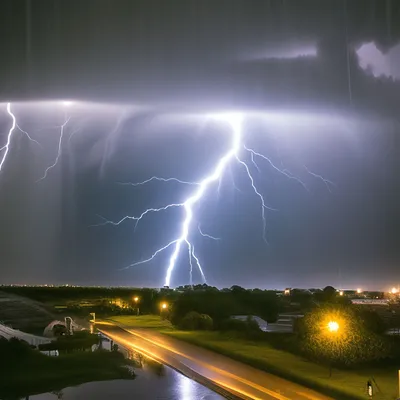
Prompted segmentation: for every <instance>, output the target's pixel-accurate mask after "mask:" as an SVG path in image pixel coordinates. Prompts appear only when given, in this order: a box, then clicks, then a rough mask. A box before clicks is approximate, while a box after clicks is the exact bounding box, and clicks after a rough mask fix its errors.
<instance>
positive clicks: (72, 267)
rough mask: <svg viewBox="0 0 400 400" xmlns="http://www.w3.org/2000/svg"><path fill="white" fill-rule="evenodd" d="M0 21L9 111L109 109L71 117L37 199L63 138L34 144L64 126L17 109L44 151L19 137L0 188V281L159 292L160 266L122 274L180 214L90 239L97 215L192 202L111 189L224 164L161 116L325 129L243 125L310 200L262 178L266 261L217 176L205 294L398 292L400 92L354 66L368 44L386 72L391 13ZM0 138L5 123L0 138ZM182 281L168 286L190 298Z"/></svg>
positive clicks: (221, 4)
mask: <svg viewBox="0 0 400 400" xmlns="http://www.w3.org/2000/svg"><path fill="white" fill-rule="evenodd" d="M1 11H2V12H1V14H0V15H1V17H0V18H1V19H2V23H1V24H0V26H2V27H3V29H4V33H3V34H2V35H1V36H0V51H1V55H2V57H1V59H2V62H1V64H0V74H1V77H2V78H1V80H0V85H1V86H0V88H1V90H0V98H1V99H2V100H3V101H15V100H19V101H28V100H32V99H66V98H69V99H76V100H79V101H90V102H97V103H103V104H102V105H100V104H99V105H96V106H90V107H89V106H88V107H87V109H84V107H86V106H84V104H78V103H77V104H76V106H74V108H73V109H71V111H70V112H71V113H78V111H76V110H79V109H80V110H81V111H80V112H79V115H78V114H74V118H73V120H72V121H71V124H72V126H71V127H70V128H69V130H68V132H67V133H68V136H69V135H70V134H71V132H72V131H73V130H74V129H75V128H78V127H81V131H80V132H78V133H76V134H75V135H74V136H73V138H72V139H71V141H68V142H66V143H65V144H64V148H63V154H62V157H61V159H60V164H59V165H58V167H57V168H56V169H55V170H54V171H53V172H52V173H51V174H50V176H49V179H48V180H47V181H43V182H41V183H39V184H37V183H35V181H36V180H37V178H38V177H40V175H41V173H43V169H44V167H45V166H46V165H48V163H49V162H51V160H52V159H53V157H54V151H55V149H56V145H57V143H56V141H57V129H54V128H52V129H47V128H46V129H47V130H46V129H44V130H43V128H44V127H54V126H55V125H59V124H60V121H62V120H63V115H62V113H60V109H59V107H58V106H57V105H49V107H48V108H47V109H43V108H40V107H39V108H37V109H34V108H32V107H31V106H21V105H19V106H16V108H15V109H16V112H17V114H18V117H19V118H20V121H21V123H22V124H23V127H24V129H29V130H30V132H31V133H32V135H34V136H35V137H37V138H38V139H39V140H40V142H41V143H43V145H44V148H43V149H40V148H38V147H35V146H36V145H35V144H34V143H30V142H28V141H27V140H26V138H25V137H23V136H18V138H17V139H16V140H15V142H14V145H13V149H12V150H13V153H12V154H13V155H15V156H14V157H13V158H11V159H10V161H9V162H8V163H7V168H6V169H5V170H4V172H3V173H2V175H1V177H0V179H1V181H0V210H1V212H0V239H1V244H0V249H1V264H2V267H1V268H2V270H1V272H2V276H3V280H4V281H6V282H17V281H18V282H21V281H24V282H25V281H27V282H31V283H33V282H35V283H38V282H48V283H50V282H70V283H92V284H97V283H102V284H107V283H111V284H132V285H134V284H146V285H153V286H157V285H160V284H162V282H163V276H164V271H165V265H166V257H165V256H164V257H161V259H160V260H158V261H157V262H154V263H153V264H151V265H148V266H146V267H145V268H144V269H133V270H130V271H127V272H120V271H118V269H119V268H120V267H121V266H124V265H126V264H129V263H130V262H132V261H135V260H138V259H141V258H144V257H146V256H148V255H149V254H150V253H151V252H152V251H154V250H155V249H156V248H157V246H158V245H159V244H160V243H165V241H167V240H168V238H170V236H171V233H173V232H174V229H177V224H176V221H177V217H179V212H177V213H175V212H171V213H167V214H165V215H160V216H158V217H149V220H148V221H144V222H143V224H141V225H140V227H139V230H138V232H137V233H136V234H135V235H134V234H133V231H132V226H131V225H129V224H127V225H124V226H122V227H121V229H114V228H109V227H106V228H88V226H89V225H91V224H93V223H96V222H98V221H99V220H98V219H97V217H96V214H102V215H105V216H107V217H110V218H115V219H118V218H120V217H121V216H123V215H125V214H127V213H130V214H137V213H140V212H141V211H143V209H144V208H145V207H147V206H149V205H150V206H160V205H163V204H164V203H165V202H167V201H176V200H177V198H178V199H181V198H182V197H183V196H184V195H185V194H187V190H188V188H185V187H184V188H182V187H180V186H178V185H174V184H173V185H172V186H167V185H153V186H150V187H149V188H144V189H143V190H138V189H132V188H126V187H121V186H118V185H117V184H116V182H118V181H128V180H130V181H140V180H144V179H146V178H148V177H150V176H152V175H155V174H161V175H163V176H172V175H174V176H178V177H179V178H181V179H188V180H190V179H193V180H197V179H199V177H201V176H203V175H204V174H205V173H206V172H208V171H209V169H210V168H211V166H212V165H213V164H212V163H213V162H215V160H216V159H217V157H218V155H220V154H221V151H223V149H224V148H226V147H225V146H226V143H227V142H226V138H227V135H226V133H227V132H225V131H224V130H223V129H221V128H220V127H219V128H218V127H215V126H204V123H202V122H201V121H200V122H199V121H197V122H193V121H191V120H190V119H189V120H188V119H181V120H180V119H179V118H178V119H171V118H169V119H168V116H167V115H166V114H168V113H169V112H174V113H175V115H177V114H179V113H184V112H186V111H191V112H193V111H196V112H200V111H203V110H207V111H211V110H214V109H218V110H224V109H231V108H235V109H247V110H261V111H265V110H268V111H270V112H272V111H273V110H275V111H282V110H287V109H297V110H300V111H302V112H304V113H305V114H307V113H308V114H309V113H315V112H320V113H323V114H324V115H325V116H329V117H330V118H326V119H325V120H324V121H323V122H322V123H319V124H316V123H314V122H312V120H310V124H309V125H306V126H304V124H303V125H302V124H301V123H299V122H298V121H297V120H295V119H294V120H293V124H292V125H291V124H289V126H284V127H283V126H282V125H279V124H278V125H274V124H270V125H263V124H261V123H257V122H256V121H252V122H249V123H248V124H247V125H246V140H248V142H249V143H250V144H251V145H252V146H253V147H256V148H257V149H259V150H260V151H261V150H262V151H264V152H265V153H267V154H268V155H269V156H271V157H272V158H273V159H274V160H275V161H276V162H277V163H279V162H280V161H282V162H283V163H284V164H285V165H286V166H290V168H293V169H294V170H295V171H296V172H298V173H299V174H300V175H301V176H302V177H304V178H305V179H307V182H308V184H309V185H310V193H308V192H306V191H304V190H303V189H302V188H301V187H298V186H296V185H294V184H293V182H290V181H288V180H287V179H284V178H282V176H279V175H276V174H273V171H271V170H270V169H268V166H267V165H265V164H264V165H263V171H264V170H265V174H263V175H262V176H260V185H261V187H262V190H263V191H264V192H265V193H268V201H269V202H271V205H274V206H276V207H277V208H278V209H279V212H277V213H269V214H268V237H269V241H270V245H269V246H265V245H264V244H263V242H262V240H261V234H260V212H259V204H258V203H257V198H254V196H251V195H247V194H244V195H243V194H240V193H239V192H237V191H235V190H234V189H232V187H233V185H232V182H231V180H230V179H231V178H229V176H230V173H228V172H227V174H226V178H225V181H224V182H225V183H224V184H223V186H222V188H223V194H224V196H225V197H223V198H225V199H226V201H225V202H224V201H222V200H221V198H220V199H219V200H218V198H217V196H216V194H215V193H214V190H212V191H211V192H212V194H211V195H210V198H209V199H208V201H207V202H206V203H205V205H204V206H203V207H202V208H201V210H198V218H199V220H201V223H202V226H203V227H204V229H205V230H209V231H210V233H212V234H216V235H217V236H221V237H223V240H221V241H220V242H218V243H217V244H216V243H214V242H211V243H210V242H207V241H199V240H196V245H197V249H198V253H199V255H201V256H202V257H203V259H204V266H205V272H206V274H207V276H208V277H209V279H210V281H211V283H213V284H217V285H219V286H224V285H231V284H234V283H236V284H238V283H239V284H243V285H245V286H262V287H273V286H275V287H276V286H314V285H319V284H320V285H323V284H325V283H326V284H327V283H333V284H335V285H342V286H343V285H358V284H359V285H369V286H373V284H374V283H375V284H376V285H378V286H382V287H383V286H385V285H389V283H390V282H391V281H392V279H393V276H394V272H395V270H396V265H397V263H398V262H399V260H400V255H399V252H398V240H397V226H398V222H399V213H398V210H397V204H398V201H399V183H398V181H399V178H400V177H399V173H398V171H399V170H400V168H399V167H400V165H399V161H398V160H399V157H398V155H399V145H400V143H399V139H398V138H399V135H400V131H399V124H398V115H399V107H400V82H399V81H396V80H394V79H393V78H392V77H388V76H386V77H384V76H382V77H380V76H379V74H377V73H376V71H375V70H373V69H371V68H369V67H368V65H367V64H368V62H366V63H365V59H363V63H360V62H359V61H360V60H359V58H358V57H359V56H358V55H357V51H358V49H359V48H360V47H361V46H362V45H363V44H364V43H370V42H373V43H374V45H375V46H376V48H377V49H378V50H379V51H380V52H381V56H382V57H386V56H388V54H389V53H390V51H391V50H392V49H393V48H395V46H396V45H397V44H398V43H399V40H400V32H399V29H400V23H399V21H400V3H399V2H397V1H385V2H384V1H372V0H370V1H365V0H359V1H358V0H352V1H337V0H326V1H324V2H321V1H319V0H312V1H298V0H293V1H267V0H260V1H251V0H246V1H231V0H227V1H218V2H217V1H188V0H184V1H151V0H146V1H122V0H119V1H103V0H96V1H68V2H54V1H47V0H42V1H37V2H34V1H29V0H27V1H20V0H13V1H4V2H3V3H2V4H1ZM310 49H311V50H312V49H315V51H313V50H312V51H311V50H310ZM367 61H368V57H367ZM372 61H374V60H372ZM372 64H373V62H372ZM391 68H395V69H396V68H400V67H399V66H396V65H393V64H392V65H391ZM104 104H114V106H111V105H110V106H107V105H104ZM117 104H130V105H132V108H129V109H128V111H125V112H124V110H125V109H124V110H122V108H120V107H118V106H116V105H117ZM138 106H140V107H142V108H137V107H138ZM82 107H83V108H82ZM35 110H36V112H35ZM38 110H41V111H40V113H38V112H37V111H38ZM53 110H58V111H54V112H53ZM82 110H84V111H82ZM35 115H36V116H35ZM288 115H289V114H288ZM185 118H186V117H185ZM286 118H289V117H284V120H286ZM118 120H120V121H121V124H120V127H119V129H118V130H116V132H115V133H114V134H111V135H110V132H112V131H113V129H114V128H115V126H117V121H118ZM332 121H333V122H332ZM334 121H336V122H334ZM338 121H339V122H338ZM203 122H204V121H203ZM8 124H9V120H8V118H7V115H6V114H5V113H4V114H1V117H0V128H1V132H7V128H8V126H9V125H8ZM257 124H258V125H257ZM2 137H3V136H2ZM303 164H307V166H309V167H310V168H312V170H313V171H317V172H318V173H321V174H322V175H324V176H327V177H329V178H330V179H332V180H333V181H335V182H336V183H337V188H336V189H335V190H334V191H333V193H330V192H329V191H328V190H327V189H326V187H325V186H324V185H323V183H322V182H321V181H319V180H318V179H312V178H311V177H310V176H307V174H304V168H303V167H302V165H303ZM232 176H234V179H235V183H236V185H237V186H239V187H240V189H241V190H244V191H245V192H246V191H247V189H248V182H247V181H246V179H245V177H244V176H243V173H242V171H240V169H239V168H237V167H234V166H233V167H232ZM185 263H186V264H187V261H186V260H182V262H181V264H180V265H179V268H178V271H177V275H176V277H175V278H174V283H186V282H187V279H188V273H187V265H186V264H185ZM160 271H161V272H160Z"/></svg>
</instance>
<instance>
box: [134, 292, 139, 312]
mask: <svg viewBox="0 0 400 400" xmlns="http://www.w3.org/2000/svg"><path fill="white" fill-rule="evenodd" d="M133 301H134V302H135V306H136V312H137V315H139V306H138V304H139V297H138V296H135V297H134V298H133Z"/></svg>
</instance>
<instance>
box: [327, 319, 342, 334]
mask: <svg viewBox="0 0 400 400" xmlns="http://www.w3.org/2000/svg"><path fill="white" fill-rule="evenodd" d="M328 330H329V332H337V331H338V330H339V323H338V322H336V321H329V322H328Z"/></svg>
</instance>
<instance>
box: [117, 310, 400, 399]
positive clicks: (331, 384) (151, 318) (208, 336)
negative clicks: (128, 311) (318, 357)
mask: <svg viewBox="0 0 400 400" xmlns="http://www.w3.org/2000/svg"><path fill="white" fill-rule="evenodd" d="M112 319H113V320H114V321H115V322H118V323H120V324H123V325H125V326H127V327H130V328H148V329H156V330H157V331H159V332H160V333H163V334H166V335H168V336H171V337H173V338H176V339H179V340H184V341H186V342H189V343H192V344H195V345H197V346H200V347H204V348H207V349H209V350H212V351H215V352H217V353H220V354H223V355H226V356H228V357H230V358H233V359H235V360H237V361H241V362H243V363H246V364H249V365H251V366H253V367H255V368H258V369H261V370H264V371H266V372H270V373H273V374H275V375H278V376H281V377H283V378H286V379H289V380H291V381H294V382H298V383H300V384H303V385H304V386H308V387H310V388H313V389H316V390H317V391H320V392H321V393H322V392H323V393H326V394H328V395H330V396H332V397H333V398H335V399H341V400H342V399H343V400H345V399H365V398H368V397H367V395H366V384H367V380H368V379H371V378H373V379H374V380H375V382H376V383H377V385H378V387H379V391H378V388H376V387H374V397H373V398H374V399H376V400H394V399H396V398H397V396H396V393H397V390H398V380H397V379H398V375H397V374H398V372H397V370H396V369H395V368H394V367H390V368H389V367H388V368H380V369H364V370H357V371H355V370H337V369H334V370H333V374H332V377H331V378H329V371H328V368H327V367H324V366H321V365H318V364H315V363H313V362H310V361H308V360H306V359H303V358H302V357H299V356H297V355H294V354H291V353H289V352H286V351H283V350H278V349H276V348H274V347H272V346H271V345H270V344H268V343H266V342H260V341H257V342H256V341H250V340H244V339H238V338H236V337H230V336H229V334H227V333H224V334H222V333H219V332H199V331H197V332H186V331H179V330H175V329H174V328H173V327H172V326H171V324H170V323H169V321H166V320H162V319H161V318H160V317H159V316H157V315H143V316H139V317H137V316H118V317H113V318H112Z"/></svg>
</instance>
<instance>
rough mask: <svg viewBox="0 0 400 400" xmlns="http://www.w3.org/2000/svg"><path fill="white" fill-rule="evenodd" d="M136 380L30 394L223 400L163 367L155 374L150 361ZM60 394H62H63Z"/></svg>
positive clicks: (67, 398) (47, 399)
mask: <svg viewBox="0 0 400 400" xmlns="http://www.w3.org/2000/svg"><path fill="white" fill-rule="evenodd" d="M136 373H137V375H138V377H137V378H136V379H135V380H133V381H130V380H115V381H106V382H91V383H85V384H83V385H80V386H76V387H69V388H66V389H63V390H62V391H59V392H57V393H55V392H53V393H45V394H40V395H36V396H30V398H29V400H56V399H63V400H88V399H96V400H108V399H115V400H132V399H140V400H221V399H223V397H222V396H220V395H218V394H217V393H214V392H213V391H211V390H210V389H208V388H206V387H204V386H202V385H200V384H198V383H197V382H195V381H192V380H191V379H189V378H186V377H185V376H183V375H181V374H179V373H178V372H176V371H175V370H173V369H171V368H169V367H164V373H163V374H162V376H159V375H156V374H154V373H153V372H152V371H151V370H149V369H148V367H147V365H146V366H144V368H143V369H139V370H136ZM60 396H61V397H60Z"/></svg>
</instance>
